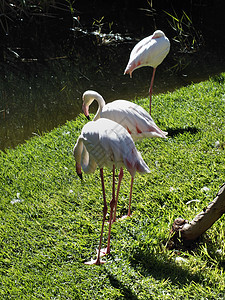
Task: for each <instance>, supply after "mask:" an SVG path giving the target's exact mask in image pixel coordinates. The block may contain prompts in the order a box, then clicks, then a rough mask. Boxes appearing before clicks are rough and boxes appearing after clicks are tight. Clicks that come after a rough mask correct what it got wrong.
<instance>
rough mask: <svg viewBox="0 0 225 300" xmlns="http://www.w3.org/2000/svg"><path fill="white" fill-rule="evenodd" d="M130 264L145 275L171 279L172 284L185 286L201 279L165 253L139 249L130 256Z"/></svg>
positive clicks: (159, 278)
mask: <svg viewBox="0 0 225 300" xmlns="http://www.w3.org/2000/svg"><path fill="white" fill-rule="evenodd" d="M130 264H131V266H132V267H133V268H134V269H138V272H139V273H141V274H142V276H144V277H148V276H152V277H153V278H155V279H156V280H169V281H170V282H171V283H172V284H174V285H177V286H180V287H183V286H184V285H186V284H187V282H191V281H194V282H195V283H197V282H199V281H200V276H199V275H198V274H191V273H190V272H189V271H188V269H185V268H183V267H182V265H179V264H177V263H176V262H175V261H170V260H168V258H166V257H164V256H163V255H162V256H161V255H159V256H156V255H155V254H153V253H151V252H149V253H148V252H146V251H142V250H141V249H139V250H138V249H137V251H136V252H135V253H133V255H132V257H131V258H130Z"/></svg>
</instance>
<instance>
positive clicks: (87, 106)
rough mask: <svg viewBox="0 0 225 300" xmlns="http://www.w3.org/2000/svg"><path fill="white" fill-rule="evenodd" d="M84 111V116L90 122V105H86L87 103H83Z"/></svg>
mask: <svg viewBox="0 0 225 300" xmlns="http://www.w3.org/2000/svg"><path fill="white" fill-rule="evenodd" d="M82 110H83V112H84V115H85V116H86V118H87V119H88V120H90V116H89V105H86V104H85V103H83V105H82Z"/></svg>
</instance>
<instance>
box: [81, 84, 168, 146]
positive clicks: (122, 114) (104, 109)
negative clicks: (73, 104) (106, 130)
mask: <svg viewBox="0 0 225 300" xmlns="http://www.w3.org/2000/svg"><path fill="white" fill-rule="evenodd" d="M82 99H83V106H82V109H83V112H84V114H85V116H86V117H88V118H89V106H90V105H91V103H92V102H93V101H94V100H96V101H97V102H98V110H97V113H96V115H95V116H94V119H93V121H96V120H98V119H99V118H106V119H110V120H112V121H115V122H117V123H119V124H120V125H122V126H123V127H124V128H126V129H127V131H128V132H129V133H130V134H131V136H132V138H133V140H134V141H137V140H141V139H143V138H152V137H161V138H166V135H167V132H165V131H162V130H161V129H160V128H159V127H158V126H157V125H156V124H155V122H154V121H153V119H152V117H151V116H150V115H149V114H148V113H147V111H146V110H145V109H144V108H142V107H141V106H140V105H137V104H135V103H133V102H130V101H126V100H115V101H113V102H110V103H107V104H105V100H104V99H103V97H102V96H101V95H100V94H99V93H97V92H95V91H92V90H88V91H86V92H84V94H83V97H82Z"/></svg>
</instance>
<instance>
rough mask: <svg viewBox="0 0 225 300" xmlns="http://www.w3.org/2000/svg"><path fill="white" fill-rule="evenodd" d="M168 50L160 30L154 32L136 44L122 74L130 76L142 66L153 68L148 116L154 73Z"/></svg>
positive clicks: (167, 40) (168, 45)
mask: <svg viewBox="0 0 225 300" xmlns="http://www.w3.org/2000/svg"><path fill="white" fill-rule="evenodd" d="M169 50H170V41H169V39H168V38H167V37H166V36H165V34H164V32H162V31H161V30H156V31H155V32H154V33H153V34H152V35H150V36H148V37H146V38H144V39H142V40H141V41H140V42H138V43H137V44H136V45H135V47H134V48H133V50H132V51H131V54H130V59H129V61H128V64H127V66H126V69H125V71H124V74H130V77H132V72H133V71H134V70H136V69H138V68H141V67H143V66H150V67H153V73H152V79H151V84H150V88H149V96H150V108H149V111H150V114H151V101H152V88H153V82H154V77H155V71H156V68H157V66H158V65H160V64H161V63H162V61H163V60H164V58H165V57H166V56H167V54H168V53H169Z"/></svg>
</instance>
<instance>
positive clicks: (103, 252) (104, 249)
mask: <svg viewBox="0 0 225 300" xmlns="http://www.w3.org/2000/svg"><path fill="white" fill-rule="evenodd" d="M96 252H97V255H98V249H96ZM107 254H109V252H108V251H107V247H106V248H103V249H101V250H100V257H103V256H105V255H107Z"/></svg>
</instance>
